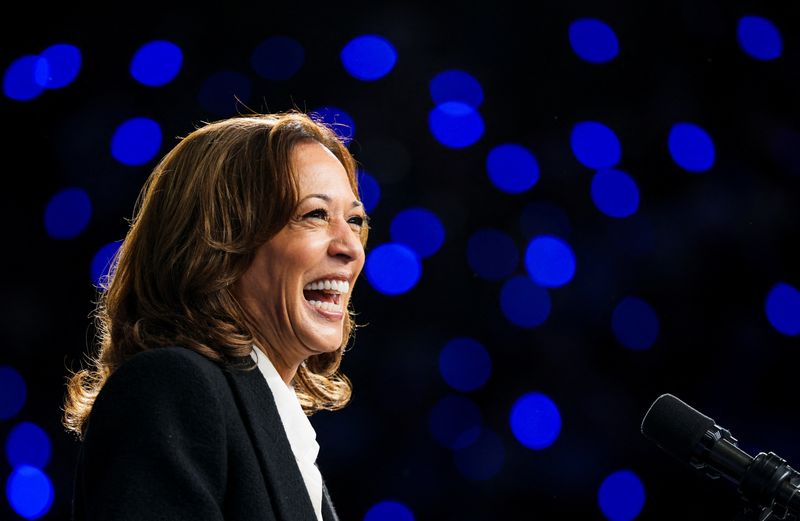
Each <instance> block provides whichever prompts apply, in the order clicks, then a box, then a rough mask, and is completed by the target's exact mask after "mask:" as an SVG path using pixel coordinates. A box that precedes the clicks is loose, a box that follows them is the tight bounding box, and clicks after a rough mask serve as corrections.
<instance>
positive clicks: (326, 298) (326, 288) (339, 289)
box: [303, 279, 350, 312]
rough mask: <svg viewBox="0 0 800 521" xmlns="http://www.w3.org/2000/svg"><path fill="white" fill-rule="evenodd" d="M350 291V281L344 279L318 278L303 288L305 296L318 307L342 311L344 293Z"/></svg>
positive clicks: (324, 309)
mask: <svg viewBox="0 0 800 521" xmlns="http://www.w3.org/2000/svg"><path fill="white" fill-rule="evenodd" d="M348 291H350V283H349V282H347V281H344V280H327V279H323V280H316V281H314V282H311V283H309V284H306V286H305V287H304V288H303V297H305V299H306V300H307V301H308V302H309V304H311V305H312V306H314V307H315V308H317V309H321V310H323V311H338V312H341V311H342V301H343V300H344V297H343V295H344V294H346V293H347V292H348Z"/></svg>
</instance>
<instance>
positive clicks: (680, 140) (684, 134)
mask: <svg viewBox="0 0 800 521" xmlns="http://www.w3.org/2000/svg"><path fill="white" fill-rule="evenodd" d="M669 153H670V155H671V156H672V159H673V160H674V161H675V162H676V163H677V164H678V166H680V167H681V168H683V169H684V170H686V171H688V172H692V173H700V172H705V171H707V170H709V169H710V168H711V167H712V166H713V165H714V157H715V155H716V152H715V150H714V142H713V141H712V140H711V136H709V135H708V133H707V132H706V131H705V130H703V129H702V128H700V127H699V126H697V125H695V124H693V123H676V124H675V125H673V126H672V129H671V130H670V131H669Z"/></svg>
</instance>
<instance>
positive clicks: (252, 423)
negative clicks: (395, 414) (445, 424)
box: [65, 113, 368, 521]
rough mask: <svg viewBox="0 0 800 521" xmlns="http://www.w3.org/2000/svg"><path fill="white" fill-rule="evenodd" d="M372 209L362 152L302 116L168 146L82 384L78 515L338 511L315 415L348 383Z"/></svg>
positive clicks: (251, 515) (248, 516)
mask: <svg viewBox="0 0 800 521" xmlns="http://www.w3.org/2000/svg"><path fill="white" fill-rule="evenodd" d="M366 219H367V217H366V215H365V213H364V208H363V205H362V204H361V203H360V202H359V199H358V188H357V184H356V167H355V161H354V160H353V158H352V156H351V155H350V153H349V152H348V150H347V148H346V147H345V146H344V145H343V144H342V143H341V142H340V141H339V140H338V139H337V137H336V135H335V134H334V133H333V132H332V131H331V130H330V129H328V128H327V127H325V126H323V125H321V124H318V123H316V122H314V121H313V120H311V119H310V118H308V117H307V116H305V115H303V114H299V113H289V114H278V115H266V116H248V117H240V118H232V119H228V120H223V121H219V122H215V123H211V124H208V125H206V126H204V127H202V128H200V129H198V130H196V131H194V132H192V133H191V134H189V135H188V136H187V137H186V138H184V139H183V140H182V141H181V142H180V143H179V144H178V145H177V146H176V147H175V148H174V149H173V150H172V151H170V152H169V153H168V154H167V155H166V156H165V157H164V158H163V159H162V161H161V162H160V163H159V164H158V165H157V166H156V168H155V169H154V170H153V172H152V174H151V175H150V177H149V179H148V181H147V183H146V185H145V187H144V189H143V190H142V195H141V196H140V199H139V201H138V203H137V209H136V212H135V216H134V219H133V221H132V225H131V227H130V230H129V232H128V234H127V237H126V238H125V240H124V242H123V243H122V245H121V247H120V250H119V253H118V256H117V258H116V259H115V260H116V262H115V265H114V270H113V271H112V274H111V275H110V277H109V280H108V282H107V284H106V285H107V288H106V290H105V291H104V292H103V293H102V295H101V298H100V301H99V305H98V309H97V319H98V320H97V322H98V325H99V335H100V349H99V353H98V355H97V357H96V358H95V359H94V360H93V367H92V368H91V369H90V370H83V371H80V372H78V373H76V374H75V375H74V376H72V378H71V379H70V382H69V385H68V393H67V398H66V405H65V425H66V426H67V428H68V429H70V430H72V431H73V432H75V433H77V434H78V435H79V436H80V437H81V438H82V441H83V443H82V445H81V452H80V455H79V460H78V466H77V471H76V484H75V496H74V504H73V515H74V517H75V519H79V520H83V519H92V520H94V519H104V520H105V519H108V520H117V519H131V520H134V519H135V520H142V519H169V520H179V519H187V520H188V519H191V520H199V519H203V520H214V519H218V520H221V519H225V520H239V519H241V520H248V521H251V520H279V519H280V520H289V519H292V520H314V519H316V520H325V521H330V520H334V519H337V518H336V514H335V511H334V509H333V505H332V503H331V500H330V498H329V496H328V494H327V490H326V489H325V486H324V484H323V482H322V478H321V476H320V474H319V470H318V468H317V467H316V465H315V463H314V462H315V459H316V455H317V451H318V448H319V447H318V445H317V444H316V441H315V434H314V431H313V428H312V427H311V424H310V422H309V421H308V419H307V418H306V414H312V413H313V412H315V411H318V410H321V409H327V410H336V409H340V408H342V407H344V406H345V405H346V404H347V402H348V400H349V399H350V394H351V386H350V382H349V381H348V380H347V378H346V377H344V376H343V375H341V374H340V373H338V372H337V370H338V368H339V364H340V361H341V358H342V353H343V350H344V347H345V345H346V344H347V342H348V339H349V338H350V335H351V331H352V330H353V319H352V317H351V311H350V309H349V302H350V295H351V292H352V289H353V285H354V283H355V281H356V279H357V278H358V275H359V273H360V272H361V269H362V267H363V265H364V245H365V243H366V239H367V232H368V227H367V223H366ZM304 413H305V414H304Z"/></svg>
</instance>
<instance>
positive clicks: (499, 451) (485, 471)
mask: <svg viewBox="0 0 800 521" xmlns="http://www.w3.org/2000/svg"><path fill="white" fill-rule="evenodd" d="M453 457H454V458H455V462H456V467H457V468H458V470H459V472H461V474H462V475H463V476H464V477H466V478H467V479H471V480H474V481H485V480H487V479H491V478H493V477H494V476H495V475H496V474H497V473H498V472H499V471H500V469H501V468H502V467H503V462H504V460H505V449H504V448H503V442H502V440H501V439H500V436H498V435H497V434H495V433H494V432H492V431H490V430H487V429H481V433H480V436H478V439H477V440H475V443H473V444H471V445H469V446H467V447H464V448H463V449H458V450H456V451H455V452H454V453H453Z"/></svg>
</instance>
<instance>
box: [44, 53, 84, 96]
mask: <svg viewBox="0 0 800 521" xmlns="http://www.w3.org/2000/svg"><path fill="white" fill-rule="evenodd" d="M39 56H40V57H41V58H42V59H43V60H45V61H46V62H47V66H46V67H45V68H43V69H42V68H40V69H39V72H42V73H43V72H44V70H46V71H47V74H46V75H45V74H37V76H36V78H35V81H36V83H38V84H39V85H41V86H42V87H44V88H46V89H60V88H62V87H66V86H67V85H69V84H70V83H72V82H73V81H75V78H77V77H78V73H79V72H80V70H81V51H80V50H79V49H78V48H77V47H75V46H74V45H70V44H68V43H59V44H56V45H51V46H50V47H48V48H47V49H45V50H44V51H42V53H41V54H40V55H39Z"/></svg>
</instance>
